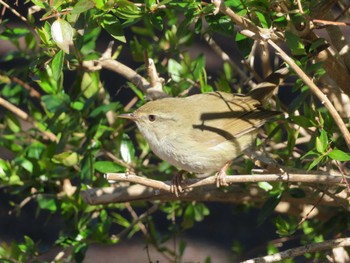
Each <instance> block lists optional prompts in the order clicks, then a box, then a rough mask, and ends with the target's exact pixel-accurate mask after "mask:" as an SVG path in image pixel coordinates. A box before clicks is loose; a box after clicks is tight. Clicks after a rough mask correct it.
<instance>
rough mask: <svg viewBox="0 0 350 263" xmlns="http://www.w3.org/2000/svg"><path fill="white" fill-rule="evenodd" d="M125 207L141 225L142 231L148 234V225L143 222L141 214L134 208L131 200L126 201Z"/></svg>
mask: <svg viewBox="0 0 350 263" xmlns="http://www.w3.org/2000/svg"><path fill="white" fill-rule="evenodd" d="M124 205H125V208H126V209H127V210H128V211H129V213H130V215H131V216H132V218H133V220H134V222H136V224H137V225H138V226H139V228H140V230H141V232H142V233H143V234H144V235H145V236H146V235H147V234H148V231H147V228H146V226H145V225H144V224H143V223H142V221H141V220H140V218H139V216H138V215H137V214H136V212H135V210H134V209H133V208H132V206H131V205H130V203H129V202H125V203H124Z"/></svg>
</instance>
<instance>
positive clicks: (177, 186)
mask: <svg viewBox="0 0 350 263" xmlns="http://www.w3.org/2000/svg"><path fill="white" fill-rule="evenodd" d="M185 173H186V172H185V171H179V172H177V173H176V174H175V175H174V177H173V178H172V179H171V185H170V191H171V192H172V193H174V194H175V195H176V196H179V193H181V192H183V189H182V186H181V184H182V181H183V180H184V174H185Z"/></svg>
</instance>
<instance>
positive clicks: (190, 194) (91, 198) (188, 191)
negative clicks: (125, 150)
mask: <svg viewBox="0 0 350 263" xmlns="http://www.w3.org/2000/svg"><path fill="white" fill-rule="evenodd" d="M111 178H113V179H114V180H117V181H119V182H121V183H120V184H118V186H117V187H106V188H94V189H88V190H86V191H84V192H83V193H82V196H83V199H84V200H85V202H87V203H89V204H91V205H97V204H108V203H120V202H129V201H138V200H148V201H149V200H162V201H174V200H182V201H194V200H196V201H213V202H230V203H237V204H241V203H246V202H253V203H254V204H257V205H259V204H262V203H263V202H264V200H265V198H264V197H266V195H267V193H266V192H265V191H264V190H262V189H261V188H259V187H256V186H254V185H253V186H251V187H249V188H248V189H246V188H242V187H240V186H239V185H237V184H236V185H231V186H230V187H225V188H217V187H216V182H215V176H212V177H208V178H205V179H202V180H200V179H187V180H184V183H183V185H182V186H183V189H184V191H183V192H181V193H179V196H178V197H177V196H175V195H174V194H173V193H172V192H170V185H171V184H172V181H166V182H161V181H156V180H153V179H149V178H144V177H140V176H136V175H128V176H126V175H125V174H109V176H108V179H111ZM342 179H343V177H342V176H332V175H308V174H292V175H289V176H288V177H287V176H286V175H276V174H274V175H237V176H236V175H235V176H228V178H227V182H231V183H232V182H235V183H243V182H260V181H261V182H266V181H267V182H281V181H283V182H304V183H310V184H315V185H319V184H326V185H338V184H340V182H341V180H342ZM348 180H350V179H348ZM129 183H135V184H134V185H130V184H129ZM302 189H303V190H304V191H305V193H306V196H307V197H305V198H293V197H291V196H289V195H288V194H286V195H283V199H282V200H283V201H284V202H288V203H291V204H294V205H295V206H296V207H294V208H292V207H291V208H290V209H294V210H295V211H297V210H298V209H299V210H300V207H299V206H304V205H305V204H310V205H314V204H315V203H316V202H317V200H319V196H320V194H316V195H315V190H314V188H310V187H308V186H305V187H304V186H303V187H302ZM343 192H344V191H342V192H340V193H337V194H336V195H335V196H330V195H328V194H327V193H326V195H325V196H324V198H323V199H322V200H321V201H320V204H321V205H326V206H337V207H339V200H335V199H342V200H343V201H344V202H349V201H350V197H348V196H347V195H346V194H343Z"/></svg>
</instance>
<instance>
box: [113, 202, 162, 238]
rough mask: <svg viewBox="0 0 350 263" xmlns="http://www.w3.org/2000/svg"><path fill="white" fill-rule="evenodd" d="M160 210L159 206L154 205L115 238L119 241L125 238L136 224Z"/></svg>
mask: <svg viewBox="0 0 350 263" xmlns="http://www.w3.org/2000/svg"><path fill="white" fill-rule="evenodd" d="M157 210H158V204H154V205H153V206H151V207H150V208H149V209H147V211H146V212H144V213H142V214H141V215H139V216H138V217H137V218H136V219H135V218H134V221H133V222H132V223H131V224H130V225H129V226H128V227H127V228H124V229H123V231H121V232H120V233H119V234H118V235H115V236H114V237H115V238H117V239H119V238H121V237H123V236H124V235H125V234H126V233H128V232H129V231H130V230H131V229H132V228H133V227H134V226H135V225H136V224H138V223H139V222H142V221H143V220H144V219H146V218H147V217H148V216H150V215H151V214H153V213H154V212H156V211H157Z"/></svg>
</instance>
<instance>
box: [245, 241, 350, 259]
mask: <svg viewBox="0 0 350 263" xmlns="http://www.w3.org/2000/svg"><path fill="white" fill-rule="evenodd" d="M348 246H350V237H346V238H338V239H333V240H327V241H324V242H320V243H313V244H307V245H305V246H301V247H296V248H291V249H287V250H285V251H282V252H279V253H276V254H273V255H268V256H264V257H258V258H253V259H249V260H246V261H243V262H242V263H260V262H261V263H270V262H280V261H281V260H283V259H287V258H293V257H296V256H301V255H304V254H306V253H315V252H318V251H323V250H328V249H332V248H337V247H348Z"/></svg>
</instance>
